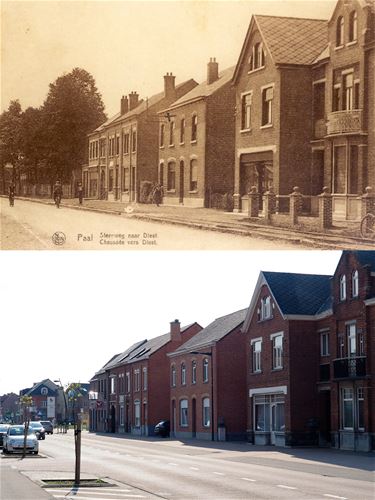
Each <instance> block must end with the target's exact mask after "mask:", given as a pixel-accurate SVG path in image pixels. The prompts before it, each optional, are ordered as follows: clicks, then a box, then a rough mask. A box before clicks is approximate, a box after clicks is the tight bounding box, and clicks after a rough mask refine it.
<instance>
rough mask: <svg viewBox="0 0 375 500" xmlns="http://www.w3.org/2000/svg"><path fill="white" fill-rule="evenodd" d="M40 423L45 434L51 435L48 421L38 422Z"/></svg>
mask: <svg viewBox="0 0 375 500" xmlns="http://www.w3.org/2000/svg"><path fill="white" fill-rule="evenodd" d="M40 423H41V424H42V425H43V427H44V430H45V431H46V434H53V425H52V422H50V421H49V420H40Z"/></svg>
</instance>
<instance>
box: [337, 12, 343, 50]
mask: <svg viewBox="0 0 375 500" xmlns="http://www.w3.org/2000/svg"><path fill="white" fill-rule="evenodd" d="M342 45H344V17H343V16H340V17H339V18H338V19H337V24H336V47H341V46H342Z"/></svg>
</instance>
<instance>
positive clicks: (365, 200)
mask: <svg viewBox="0 0 375 500" xmlns="http://www.w3.org/2000/svg"><path fill="white" fill-rule="evenodd" d="M361 212H362V217H364V216H365V215H366V214H369V213H370V214H374V215H375V194H374V193H373V192H372V187H370V186H367V188H366V189H365V194H363V195H362V207H361Z"/></svg>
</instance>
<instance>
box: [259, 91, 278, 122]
mask: <svg viewBox="0 0 375 500" xmlns="http://www.w3.org/2000/svg"><path fill="white" fill-rule="evenodd" d="M270 89H272V98H271V99H267V91H269V90H270ZM261 97H262V114H261V127H260V128H261V129H263V128H268V127H273V118H274V112H273V107H274V99H275V84H274V83H272V84H268V85H264V86H263V87H261ZM265 119H267V121H265Z"/></svg>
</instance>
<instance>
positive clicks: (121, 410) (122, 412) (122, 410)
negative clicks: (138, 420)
mask: <svg viewBox="0 0 375 500" xmlns="http://www.w3.org/2000/svg"><path fill="white" fill-rule="evenodd" d="M120 425H124V407H123V406H120Z"/></svg>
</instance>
